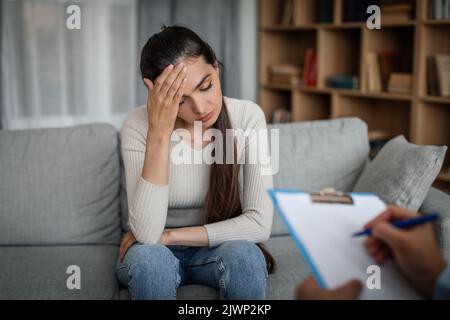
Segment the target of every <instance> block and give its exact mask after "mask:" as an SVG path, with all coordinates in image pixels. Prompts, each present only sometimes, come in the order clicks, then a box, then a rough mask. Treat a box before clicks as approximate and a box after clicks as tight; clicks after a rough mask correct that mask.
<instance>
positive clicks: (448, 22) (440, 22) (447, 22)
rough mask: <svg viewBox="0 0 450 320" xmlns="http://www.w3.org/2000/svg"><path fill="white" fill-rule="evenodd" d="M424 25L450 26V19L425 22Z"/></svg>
mask: <svg viewBox="0 0 450 320" xmlns="http://www.w3.org/2000/svg"><path fill="white" fill-rule="evenodd" d="M423 24H424V25H426V26H450V19H445V20H444V19H443V20H425V21H423Z"/></svg>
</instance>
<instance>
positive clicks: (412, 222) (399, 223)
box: [353, 213, 439, 237]
mask: <svg viewBox="0 0 450 320" xmlns="http://www.w3.org/2000/svg"><path fill="white" fill-rule="evenodd" d="M438 217H439V216H438V214H437V213H430V214H426V215H423V216H420V217H416V218H412V219H407V220H395V221H392V222H391V224H392V225H393V226H394V227H397V228H399V229H408V228H410V227H414V226H417V225H420V224H424V223H427V222H431V221H434V220H436V219H437V218H438ZM371 235H372V229H371V228H369V229H366V230H363V231H360V232H357V233H354V234H353V237H360V236H371Z"/></svg>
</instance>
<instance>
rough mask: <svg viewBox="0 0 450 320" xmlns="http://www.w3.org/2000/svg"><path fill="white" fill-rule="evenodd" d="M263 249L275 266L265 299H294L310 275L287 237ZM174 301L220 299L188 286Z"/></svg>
mask: <svg viewBox="0 0 450 320" xmlns="http://www.w3.org/2000/svg"><path fill="white" fill-rule="evenodd" d="M266 248H267V249H268V250H269V252H270V253H271V254H272V255H273V257H274V258H275V261H276V263H277V269H276V271H275V273H273V274H271V275H269V280H268V283H267V290H266V299H269V300H290V299H293V298H294V297H295V291H296V289H297V286H298V285H299V284H300V283H301V282H302V281H303V280H304V279H306V277H307V276H308V275H309V274H310V271H309V268H308V265H307V264H306V262H305V261H304V259H303V257H302V256H301V255H300V253H299V250H298V249H297V247H296V245H295V243H294V241H293V240H292V238H291V237H290V236H278V237H272V238H270V239H269V241H267V242H266ZM120 299H130V293H129V291H128V289H126V288H123V287H121V290H120ZM177 299H178V300H214V299H219V292H218V291H217V290H216V289H214V288H211V287H207V286H202V285H187V286H182V287H180V288H179V289H178V292H177Z"/></svg>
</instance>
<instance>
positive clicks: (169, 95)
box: [167, 67, 187, 101]
mask: <svg viewBox="0 0 450 320" xmlns="http://www.w3.org/2000/svg"><path fill="white" fill-rule="evenodd" d="M186 72H187V69H186V67H185V68H183V69H182V70H181V72H180V73H179V74H178V75H177V77H176V79H175V81H174V82H173V83H172V86H171V87H170V89H169V91H168V92H167V99H169V101H174V100H175V95H176V94H177V92H178V89H180V86H181V85H182V84H183V81H184V79H186Z"/></svg>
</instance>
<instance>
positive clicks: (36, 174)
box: [0, 118, 450, 299]
mask: <svg viewBox="0 0 450 320" xmlns="http://www.w3.org/2000/svg"><path fill="white" fill-rule="evenodd" d="M272 127H273V128H279V129H280V170H279V173H278V174H277V175H276V176H275V186H276V187H280V188H298V189H303V190H306V191H313V190H320V189H322V188H324V187H328V186H331V187H334V188H336V189H337V190H343V191H351V190H352V188H353V186H354V184H355V182H356V180H357V178H358V176H359V174H360V173H361V170H362V169H363V167H364V165H365V163H366V161H367V156H368V152H369V146H368V138H367V127H366V125H365V123H363V122H362V121H360V120H358V119H355V118H349V119H337V120H332V121H317V122H310V123H298V124H286V125H277V126H272ZM119 148H120V141H119V139H118V132H117V130H116V129H115V128H114V127H112V126H110V125H107V124H92V125H83V126H77V127H72V128H64V129H40V130H18V131H10V130H1V131H0V181H1V183H0V257H1V259H0V270H1V272H0V299H127V298H129V293H128V291H127V290H126V289H125V288H122V287H120V286H119V284H118V282H117V280H116V278H115V273H114V265H115V261H116V259H117V253H118V245H119V243H120V238H121V233H122V227H123V226H124V225H125V223H124V222H126V220H127V202H126V193H125V192H126V191H125V190H124V185H125V184H124V175H123V169H122V165H121V159H120V152H119V150H120V149H119ZM422 209H423V211H433V210H435V211H437V212H439V213H440V214H441V219H440V220H439V221H438V222H437V223H436V224H435V228H436V232H437V234H438V238H439V241H440V244H441V248H442V251H443V252H444V254H445V256H446V258H447V259H448V258H449V257H450V197H449V196H448V195H446V194H444V193H442V192H440V191H438V190H436V189H433V188H431V189H430V191H429V193H428V196H427V198H426V200H425V202H424V203H423V206H422ZM149 210H151V208H149ZM186 210H198V208H192V209H186ZM185 213H186V212H184V210H178V212H174V214H185ZM267 247H268V249H269V250H270V252H272V254H273V255H274V257H275V259H276V260H277V263H278V269H277V271H276V272H275V273H274V274H273V275H271V276H270V277H269V283H268V288H267V298H268V299H291V298H293V297H294V291H295V288H296V286H297V285H298V284H299V283H300V282H301V281H302V280H303V279H305V277H307V276H308V274H309V271H308V267H307V265H306V263H305V262H304V260H303V259H302V257H301V256H300V254H299V251H298V250H297V248H296V246H295V245H294V243H293V241H292V240H291V238H290V236H289V235H288V233H287V231H286V229H285V227H284V226H283V223H282V222H281V220H280V219H279V217H278V215H277V214H275V219H274V224H273V230H272V237H271V239H270V240H269V241H268V242H267ZM71 265H76V266H79V267H80V270H81V289H79V290H77V289H75V290H69V289H68V288H67V285H66V281H67V279H68V277H69V276H71V274H68V273H67V268H68V267H69V266H71ZM217 297H218V295H217V292H216V291H215V290H214V289H212V288H209V287H204V286H195V285H192V286H184V287H181V288H180V289H179V294H178V298H180V299H214V298H217Z"/></svg>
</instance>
